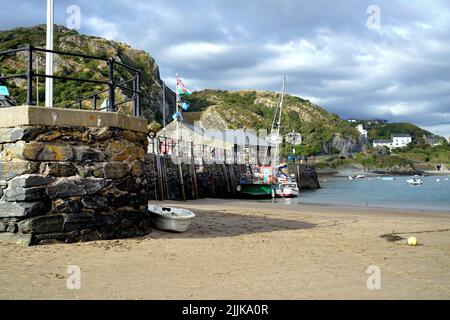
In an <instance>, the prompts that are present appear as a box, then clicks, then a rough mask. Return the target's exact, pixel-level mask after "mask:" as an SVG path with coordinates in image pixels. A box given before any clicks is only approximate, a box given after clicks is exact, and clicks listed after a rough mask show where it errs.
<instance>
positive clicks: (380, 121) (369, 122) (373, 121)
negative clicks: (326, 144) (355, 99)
mask: <svg viewBox="0 0 450 320" xmlns="http://www.w3.org/2000/svg"><path fill="white" fill-rule="evenodd" d="M347 121H348V122H351V123H360V124H363V125H365V126H370V125H373V124H386V123H388V122H389V121H388V120H385V119H369V120H367V119H353V118H350V119H347Z"/></svg>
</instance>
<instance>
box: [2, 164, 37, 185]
mask: <svg viewBox="0 0 450 320" xmlns="http://www.w3.org/2000/svg"><path fill="white" fill-rule="evenodd" d="M38 170H39V163H35V162H29V161H0V180H6V181H9V180H11V179H12V178H15V177H17V176H20V175H22V174H29V173H36V172H37V171H38Z"/></svg>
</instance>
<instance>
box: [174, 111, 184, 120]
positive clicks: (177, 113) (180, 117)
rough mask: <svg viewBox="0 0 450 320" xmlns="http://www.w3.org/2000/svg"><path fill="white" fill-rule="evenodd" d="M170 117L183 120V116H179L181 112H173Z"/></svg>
mask: <svg viewBox="0 0 450 320" xmlns="http://www.w3.org/2000/svg"><path fill="white" fill-rule="evenodd" d="M172 119H173V120H175V121H176V120H181V121H183V117H182V116H181V112H179V111H178V112H175V113H174V114H173V116H172Z"/></svg>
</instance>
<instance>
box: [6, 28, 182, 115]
mask: <svg viewBox="0 0 450 320" xmlns="http://www.w3.org/2000/svg"><path fill="white" fill-rule="evenodd" d="M27 44H32V45H33V46H35V47H45V26H43V25H40V26H36V27H32V28H17V29H12V30H7V31H0V51H4V50H8V49H15V48H19V47H22V46H24V45H27ZM55 50H58V51H67V52H75V53H84V54H88V55H94V56H100V57H105V58H111V57H114V58H115V59H116V60H117V61H120V62H123V63H125V64H128V65H131V66H133V67H135V68H139V69H141V70H142V71H143V72H142V88H141V90H142V93H143V94H142V99H141V108H142V112H143V115H144V116H145V117H146V118H147V119H157V120H160V119H161V110H160V106H161V96H162V95H161V90H162V81H161V79H160V77H159V69H158V66H157V65H156V63H155V61H154V59H153V58H152V57H151V56H150V55H149V54H147V53H146V52H144V51H141V50H136V49H133V48H131V47H130V46H128V45H126V44H124V43H118V42H114V41H109V40H105V39H102V38H98V37H93V36H87V35H81V34H79V33H78V32H76V31H73V30H68V29H66V28H65V27H62V26H56V27H55ZM26 55H27V53H26V52H21V53H18V54H16V55H15V56H8V57H1V58H0V74H4V75H7V74H16V73H23V72H25V68H26ZM38 57H39V58H40V62H39V70H40V72H41V73H43V70H45V56H44V54H43V53H39V54H38ZM54 64H55V74H56V75H59V76H68V77H75V78H82V79H96V80H107V79H108V67H107V65H106V63H104V62H102V61H97V60H89V59H82V58H75V57H68V56H61V55H56V56H55V63H54ZM37 66H38V64H37V62H36V60H35V62H34V68H35V69H34V71H36V68H37ZM130 77H131V74H130V73H129V72H128V71H127V70H125V69H123V68H120V67H118V68H116V70H115V79H116V80H117V81H122V80H123V79H129V78H130ZM35 81H36V80H35ZM35 81H34V83H33V85H34V86H35ZM54 86H55V87H54V103H55V105H56V106H59V107H62V106H65V105H66V104H68V103H71V102H74V101H76V100H77V99H79V98H82V97H85V96H89V95H90V94H92V92H94V91H99V90H103V89H106V86H102V85H93V84H87V83H78V82H72V81H67V82H66V81H57V80H55V82H54ZM8 87H9V88H10V91H11V94H12V96H13V98H14V99H15V100H16V101H17V103H18V104H23V103H24V102H25V98H26V91H25V87H26V81H25V80H24V79H15V80H9V81H8ZM36 94H37V92H36V87H35V88H34V90H33V95H34V96H33V98H34V100H36ZM116 95H117V100H118V102H120V101H121V100H124V99H126V98H127V97H130V94H129V93H128V92H126V91H124V92H122V91H121V90H117V92H116ZM106 97H107V94H106V93H105V94H103V96H102V98H101V99H100V103H101V101H102V100H103V98H106ZM166 97H167V100H168V104H169V105H170V106H171V109H172V110H173V108H174V106H175V102H174V100H175V98H174V93H173V92H172V91H170V90H169V89H166ZM39 100H40V101H41V102H42V101H43V100H44V79H41V83H40V90H39ZM91 107H92V101H86V102H85V103H84V104H83V108H86V109H90V108H91ZM130 108H131V103H130V104H128V106H125V107H124V108H123V110H122V111H123V112H127V113H128V112H129V111H130V110H129V109H130Z"/></svg>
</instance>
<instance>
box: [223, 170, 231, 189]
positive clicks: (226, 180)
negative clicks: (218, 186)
mask: <svg viewBox="0 0 450 320" xmlns="http://www.w3.org/2000/svg"><path fill="white" fill-rule="evenodd" d="M222 169H223V174H224V177H225V182H226V184H227V190H228V194H230V193H231V188H230V182H229V181H228V174H227V167H226V165H225V164H222Z"/></svg>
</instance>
